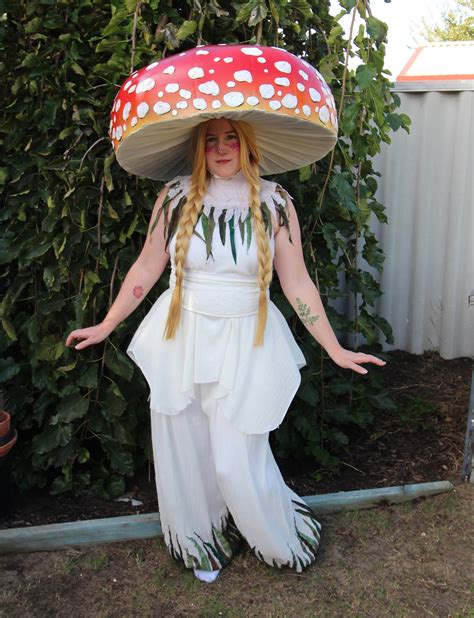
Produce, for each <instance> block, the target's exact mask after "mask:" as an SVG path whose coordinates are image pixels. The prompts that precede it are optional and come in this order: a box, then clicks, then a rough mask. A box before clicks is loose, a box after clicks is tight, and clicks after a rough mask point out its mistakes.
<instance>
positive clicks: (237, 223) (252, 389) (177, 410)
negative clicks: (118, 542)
mask: <svg viewBox="0 0 474 618" xmlns="http://www.w3.org/2000/svg"><path fill="white" fill-rule="evenodd" d="M168 251H169V253H168ZM170 257H171V265H172V272H171V277H170V288H169V289H168V290H166V292H165V293H164V294H162V295H161V296H160V298H159V299H158V300H157V301H156V303H155V304H154V306H153V307H152V309H151V311H150V312H149V313H148V315H147V316H146V317H145V319H144V320H143V322H142V323H141V324H140V326H139V328H138V330H137V332H136V333H135V335H134V337H133V339H132V341H131V343H130V345H129V348H128V350H127V352H128V354H129V355H130V357H131V358H132V359H133V360H134V361H135V362H136V363H137V364H138V366H139V367H140V368H141V370H142V371H143V373H144V375H145V377H146V378H147V380H148V383H149V386H150V408H151V410H152V415H151V417H152V438H153V449H154V461H155V470H156V483H157V493H158V500H159V509H160V519H161V524H162V529H163V534H164V539H165V542H166V545H167V548H168V550H169V551H170V553H171V555H172V556H173V557H175V558H176V559H179V560H182V561H183V563H184V564H185V566H186V567H188V568H193V569H194V573H195V575H196V576H197V577H198V578H199V579H201V580H203V581H213V580H214V579H215V578H216V577H217V576H218V574H219V572H220V569H221V568H222V567H224V566H225V565H226V564H228V563H229V561H230V560H231V558H232V556H233V554H234V553H235V551H236V549H237V547H238V545H239V542H240V540H241V539H242V536H243V537H244V538H245V539H246V540H247V542H248V543H249V544H250V546H251V548H252V550H253V551H254V552H255V555H256V556H257V557H258V558H259V559H260V560H262V561H264V562H265V563H267V564H270V565H273V566H276V567H282V566H289V567H291V568H294V569H296V570H297V571H298V572H299V571H301V570H302V569H303V568H305V567H306V566H308V565H309V564H311V563H312V562H313V561H314V560H315V557H316V552H317V548H318V546H319V539H320V530H321V526H320V524H319V522H318V521H317V520H316V519H315V517H314V515H313V513H312V512H311V510H310V509H309V508H308V507H307V506H306V505H305V504H304V502H303V501H302V500H301V499H300V498H299V496H298V495H297V494H295V493H294V492H293V491H292V490H291V489H290V488H289V487H287V486H286V484H285V483H284V480H283V478H282V476H281V474H280V471H279V469H278V467H277V464H276V462H275V460H274V458H273V455H272V453H271V450H270V447H269V442H268V436H269V431H271V430H272V429H274V428H275V427H277V426H278V425H279V424H280V423H281V420H282V419H283V417H284V415H285V413H286V410H287V408H288V406H289V404H290V402H291V399H292V398H293V396H294V394H295V392H296V390H297V388H298V386H299V383H300V374H299V368H300V367H302V366H303V365H304V364H305V359H304V357H303V355H302V353H301V351H300V349H299V347H298V346H297V344H296V342H295V340H294V338H293V336H292V334H291V331H290V330H289V328H288V326H287V324H286V322H285V320H284V318H283V316H282V315H281V313H280V312H279V311H278V309H277V308H276V306H275V305H274V304H273V303H272V302H271V301H270V298H269V291H268V289H269V285H270V282H271V279H272V271H273V266H274V268H275V270H276V272H277V273H278V277H279V280H280V284H281V287H282V290H283V292H284V294H285V296H286V298H287V299H288V301H289V302H290V303H291V305H292V306H293V308H294V309H295V311H296V312H297V314H298V316H299V317H300V319H301V320H302V321H303V323H304V324H305V326H306V328H307V329H308V330H309V332H310V333H311V334H312V335H313V336H314V338H315V339H316V340H317V341H318V342H319V343H320V344H321V345H322V346H323V347H324V348H325V350H326V351H327V353H328V354H329V356H330V357H331V358H332V360H333V361H334V362H335V363H336V364H337V365H339V366H340V367H344V368H349V369H352V370H353V371H355V372H357V373H367V370H366V369H365V368H363V367H361V365H362V364H363V363H375V364H377V365H384V364H385V363H384V361H382V360H381V359H378V358H377V357H375V356H372V355H370V354H364V353H356V352H352V351H350V350H346V349H344V348H343V347H342V346H341V345H340V344H339V343H338V341H337V339H336V336H335V334H334V332H333V330H332V328H331V326H330V324H329V321H328V319H327V317H326V314H325V312H324V308H323V305H322V303H321V299H320V296H319V293H318V291H317V288H316V287H315V285H314V284H313V282H312V281H311V279H310V277H309V274H308V272H307V269H306V266H305V263H304V259H303V253H302V248H301V239H300V229H299V224H298V217H297V214H296V211H295V208H294V206H293V204H292V202H291V199H290V197H289V196H288V194H287V193H286V192H285V191H284V190H283V189H282V188H281V187H280V186H279V185H276V184H275V183H272V182H269V181H266V180H263V179H261V178H259V152H258V147H257V143H256V139H255V134H254V131H253V129H252V127H251V126H250V125H249V124H247V123H245V122H238V121H235V120H230V119H226V118H215V119H212V120H209V121H206V122H204V123H202V124H200V125H199V126H198V128H197V130H196V132H195V135H194V158H193V173H192V175H191V176H183V177H178V178H176V179H174V180H173V181H171V182H169V183H168V184H167V185H165V187H164V188H163V190H162V191H161V193H160V195H159V196H158V199H157V201H156V204H155V207H154V210H153V213H152V216H151V221H150V227H149V231H148V234H147V238H146V241H145V244H144V247H143V250H142V252H141V254H140V256H139V258H138V259H137V261H136V262H135V264H134V265H133V266H132V267H131V269H130V270H129V272H128V274H127V276H126V277H125V280H124V282H123V284H122V287H121V289H120V292H119V294H118V296H117V299H116V300H115V302H114V304H113V305H112V307H111V309H110V310H109V312H108V314H107V316H106V317H105V319H104V320H103V322H102V323H101V324H98V325H97V326H93V327H89V328H83V329H78V330H75V331H73V332H71V333H70V334H69V336H68V338H67V341H66V345H72V344H73V341H74V340H76V339H77V340H80V343H78V344H77V345H76V346H75V348H76V349H83V348H85V347H87V346H89V345H92V344H95V343H99V342H100V341H102V340H103V339H105V338H106V337H107V336H108V335H109V334H110V333H111V332H112V331H113V330H114V328H115V327H116V326H117V325H118V324H119V323H120V322H121V321H122V320H124V319H125V318H126V317H127V316H128V315H129V314H130V313H131V312H132V311H133V310H134V309H135V308H136V307H137V306H138V305H139V304H140V303H141V302H142V300H143V299H144V297H145V296H146V294H147V293H148V292H149V290H150V289H151V288H152V286H153V285H154V284H155V283H156V281H157V280H158V279H159V277H160V276H161V274H162V272H163V270H164V268H165V266H166V263H167V261H168V259H169V258H170Z"/></svg>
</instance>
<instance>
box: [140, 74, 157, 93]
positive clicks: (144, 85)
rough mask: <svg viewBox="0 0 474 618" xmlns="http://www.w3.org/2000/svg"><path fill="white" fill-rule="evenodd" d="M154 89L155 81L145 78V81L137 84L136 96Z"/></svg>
mask: <svg viewBox="0 0 474 618" xmlns="http://www.w3.org/2000/svg"><path fill="white" fill-rule="evenodd" d="M154 87H155V80H154V79H152V78H151V77H147V78H146V79H144V80H143V81H141V82H140V83H139V84H138V86H137V94H139V93H140V92H148V90H151V89H152V88H154Z"/></svg>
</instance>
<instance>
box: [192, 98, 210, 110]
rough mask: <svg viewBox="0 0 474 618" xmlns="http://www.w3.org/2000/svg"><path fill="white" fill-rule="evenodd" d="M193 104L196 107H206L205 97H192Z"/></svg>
mask: <svg viewBox="0 0 474 618" xmlns="http://www.w3.org/2000/svg"><path fill="white" fill-rule="evenodd" d="M193 105H194V107H195V108H196V109H206V108H207V103H206V101H205V99H194V101H193Z"/></svg>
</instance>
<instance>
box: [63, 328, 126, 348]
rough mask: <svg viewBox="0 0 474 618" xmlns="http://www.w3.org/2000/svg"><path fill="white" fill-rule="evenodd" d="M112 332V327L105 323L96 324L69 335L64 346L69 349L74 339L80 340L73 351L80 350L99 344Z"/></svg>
mask: <svg viewBox="0 0 474 618" xmlns="http://www.w3.org/2000/svg"><path fill="white" fill-rule="evenodd" d="M113 330H114V327H113V326H112V325H111V324H107V323H105V322H101V323H100V324H96V326H89V327H87V328H78V329H76V330H73V331H72V332H70V333H69V335H68V337H67V339H66V345H67V346H68V347H70V346H71V345H73V341H74V340H75V339H80V340H81V339H82V341H80V343H78V344H77V345H75V346H74V349H75V350H82V349H83V348H87V346H89V345H94V344H95V343H100V342H101V341H103V340H104V339H106V338H107V337H108V336H109V335H110V333H111V332H112V331H113Z"/></svg>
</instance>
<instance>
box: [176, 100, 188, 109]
mask: <svg viewBox="0 0 474 618" xmlns="http://www.w3.org/2000/svg"><path fill="white" fill-rule="evenodd" d="M176 107H177V108H178V109H186V108H187V107H188V102H187V101H178V102H177V103H176Z"/></svg>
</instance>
